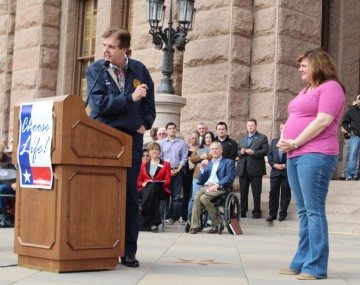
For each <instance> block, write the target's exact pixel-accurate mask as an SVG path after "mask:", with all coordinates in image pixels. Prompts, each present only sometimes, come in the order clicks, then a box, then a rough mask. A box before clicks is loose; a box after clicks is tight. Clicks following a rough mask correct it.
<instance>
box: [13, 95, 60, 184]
mask: <svg viewBox="0 0 360 285" xmlns="http://www.w3.org/2000/svg"><path fill="white" fill-rule="evenodd" d="M52 109H53V102H52V101H42V102H34V103H23V104H21V108H20V126H19V146H18V151H17V156H18V157H17V158H18V163H19V171H20V186H21V187H24V188H43V189H51V187H52V182H53V170H52V166H51V140H52V133H53V117H52Z"/></svg>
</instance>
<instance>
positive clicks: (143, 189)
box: [137, 142, 171, 233]
mask: <svg viewBox="0 0 360 285" xmlns="http://www.w3.org/2000/svg"><path fill="white" fill-rule="evenodd" d="M148 151H149V154H150V161H147V162H143V163H142V164H141V168H140V174H139V177H138V180H137V187H138V190H139V194H140V195H139V196H140V200H141V202H140V208H141V215H142V216H144V217H147V218H148V219H149V225H150V229H151V231H152V232H155V233H156V232H158V225H160V224H161V219H160V210H159V206H160V200H164V199H167V198H168V197H169V196H170V193H171V192H170V188H169V187H170V182H171V166H170V164H169V163H168V162H166V161H163V160H161V159H160V145H159V144H158V143H157V142H151V143H149V145H148Z"/></svg>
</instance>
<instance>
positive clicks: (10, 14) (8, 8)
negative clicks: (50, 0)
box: [0, 0, 16, 138]
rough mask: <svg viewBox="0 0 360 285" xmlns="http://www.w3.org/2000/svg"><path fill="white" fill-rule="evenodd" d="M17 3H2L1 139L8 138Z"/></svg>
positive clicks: (9, 1)
mask: <svg viewBox="0 0 360 285" xmlns="http://www.w3.org/2000/svg"><path fill="white" fill-rule="evenodd" d="M15 8H16V1H15V0H7V1H2V2H1V3H0V138H2V137H7V136H8V131H9V130H8V128H9V111H10V96H11V79H12V60H13V47H14V26H15V10H16V9H15Z"/></svg>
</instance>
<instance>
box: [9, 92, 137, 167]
mask: <svg viewBox="0 0 360 285" xmlns="http://www.w3.org/2000/svg"><path fill="white" fill-rule="evenodd" d="M38 101H53V103H54V107H53V138H52V151H51V160H52V164H73V165H103V166H122V167H130V166H131V155H132V137H131V136H129V135H128V134H125V133H123V132H121V131H119V130H117V129H114V128H112V127H110V126H108V125H105V124H103V123H100V122H98V121H95V120H93V119H91V118H89V117H88V115H87V114H86V112H85V103H84V102H83V100H82V99H81V97H80V96H74V95H64V96H55V97H48V98H41V99H34V100H29V101H27V102H25V103H30V102H38ZM19 112H20V106H16V107H15V110H14V143H13V145H14V147H13V161H14V163H17V146H18V139H19Z"/></svg>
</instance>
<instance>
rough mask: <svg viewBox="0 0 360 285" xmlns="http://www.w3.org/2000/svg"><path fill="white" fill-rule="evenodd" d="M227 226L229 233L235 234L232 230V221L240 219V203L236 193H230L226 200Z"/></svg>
mask: <svg viewBox="0 0 360 285" xmlns="http://www.w3.org/2000/svg"><path fill="white" fill-rule="evenodd" d="M224 207H225V208H224V212H225V213H224V214H225V217H224V218H225V225H226V228H227V230H228V232H229V233H231V234H232V233H233V232H232V230H231V228H230V223H231V219H237V220H238V221H239V219H240V203H239V199H238V197H237V196H236V195H235V194H234V193H229V195H228V196H227V197H226V200H225V206H224Z"/></svg>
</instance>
